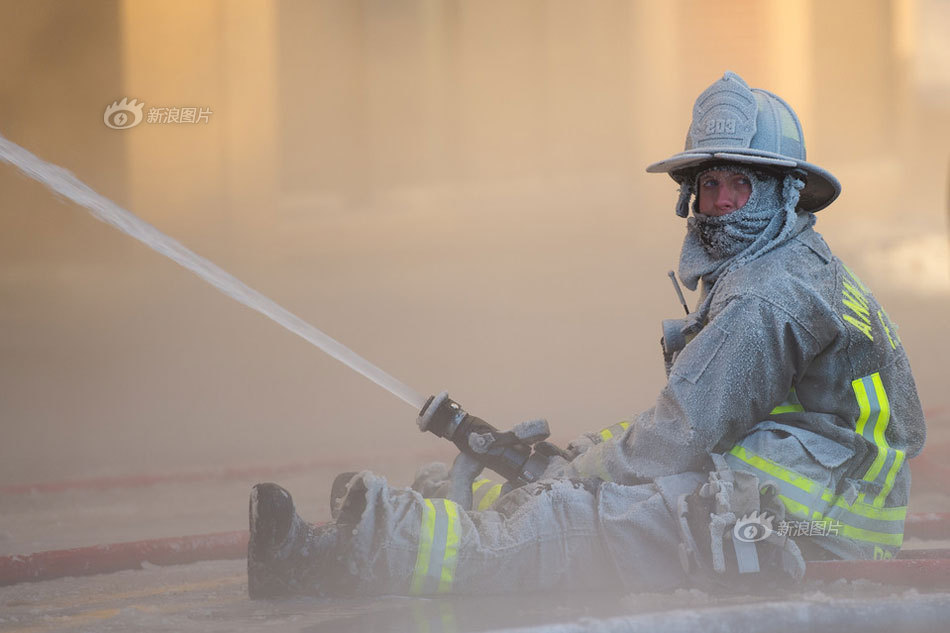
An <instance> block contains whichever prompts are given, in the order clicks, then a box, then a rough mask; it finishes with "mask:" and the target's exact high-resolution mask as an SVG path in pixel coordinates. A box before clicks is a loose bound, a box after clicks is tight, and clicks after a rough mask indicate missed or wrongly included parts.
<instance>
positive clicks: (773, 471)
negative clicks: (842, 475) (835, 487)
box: [729, 444, 818, 494]
mask: <svg viewBox="0 0 950 633" xmlns="http://www.w3.org/2000/svg"><path fill="white" fill-rule="evenodd" d="M729 453H730V454H732V455H735V456H736V457H738V458H739V459H741V460H742V461H744V462H745V463H747V464H749V465H750V466H755V467H756V468H758V469H759V470H762V471H765V472H767V473H768V474H770V475H772V476H774V477H778V478H779V479H781V480H782V481H784V482H786V483H789V484H792V485H793V486H795V487H796V488H800V489H801V490H804V491H805V492H807V493H809V494H812V493H814V492H815V491H816V490H817V489H818V484H817V483H815V482H814V481H812V480H811V479H808V478H807V477H802V476H801V475H799V474H798V473H796V472H795V471H793V470H789V469H787V468H784V467H783V466H780V465H779V464H776V463H775V462H773V461H772V460H770V459H766V458H765V457H762V456H760V455H756V454H755V453H753V452H752V451H747V450H746V449H745V447H743V446H740V445H738V444H737V445H736V446H733V447H732V450H731V451H729Z"/></svg>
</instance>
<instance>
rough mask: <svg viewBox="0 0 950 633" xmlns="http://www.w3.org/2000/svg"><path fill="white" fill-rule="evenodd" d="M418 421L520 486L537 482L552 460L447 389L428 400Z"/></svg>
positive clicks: (420, 425) (426, 429) (425, 429)
mask: <svg viewBox="0 0 950 633" xmlns="http://www.w3.org/2000/svg"><path fill="white" fill-rule="evenodd" d="M416 423H417V424H418V425H419V430H420V431H428V432H430V433H433V434H434V435H437V436H438V437H444V438H445V439H447V440H449V441H450V442H452V443H453V444H455V446H456V448H458V449H459V450H460V451H461V452H463V453H466V454H468V455H471V456H472V457H474V458H475V459H477V460H478V461H479V462H481V463H482V464H484V466H485V467H486V468H489V469H491V470H493V471H495V472H496V473H498V474H499V475H501V476H502V477H504V478H505V479H507V480H508V481H511V482H512V483H514V484H516V485H521V484H526V483H531V482H532V481H536V480H537V479H538V478H539V477H540V476H541V473H543V472H544V470H545V468H546V467H547V464H548V461H549V457H548V456H546V455H543V454H541V453H539V452H537V451H535V450H534V449H533V448H532V446H531V444H529V443H528V442H525V441H523V440H521V439H519V438H517V437H516V436H515V434H514V433H511V432H510V431H509V432H507V433H504V432H501V431H499V430H498V429H496V428H495V427H494V426H492V425H491V424H489V423H488V422H485V421H484V420H482V419H481V418H476V417H475V416H473V415H470V414H469V413H467V412H466V411H465V410H464V409H463V408H462V407H461V406H460V405H459V403H457V402H455V401H454V400H452V399H451V398H449V394H448V392H445V391H443V392H442V393H440V394H438V395H436V396H430V397H429V399H428V400H426V403H425V404H424V405H423V407H422V410H421V411H419V417H418V419H417V420H416Z"/></svg>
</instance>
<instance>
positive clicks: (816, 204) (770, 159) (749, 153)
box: [647, 147, 841, 213]
mask: <svg viewBox="0 0 950 633" xmlns="http://www.w3.org/2000/svg"><path fill="white" fill-rule="evenodd" d="M724 161H725V162H731V163H742V164H745V165H753V166H755V165H761V166H765V167H775V168H779V169H785V170H787V169H800V170H801V171H803V172H805V175H806V182H805V188H804V189H802V192H801V197H800V198H799V201H798V207H799V208H800V209H802V210H804V211H810V212H812V213H814V212H816V211H821V210H822V209H824V208H825V207H827V206H828V205H829V204H831V203H832V202H834V201H835V199H836V198H837V197H838V195H839V194H840V193H841V183H839V182H838V179H837V178H835V177H834V176H832V175H831V172H829V171H827V170H826V169H822V168H821V167H819V166H818V165H814V164H812V163H809V162H808V161H804V160H795V159H793V158H789V157H788V156H784V155H782V154H775V153H773V152H766V151H764V150H759V149H746V148H741V147H704V148H703V149H702V150H688V151H685V152H680V153H679V154H674V155H673V156H670V157H669V158H667V159H666V160H661V161H659V162H657V163H653V164H652V165H650V166H648V167H647V171H648V172H649V173H651V174H656V173H668V174H669V175H670V177H672V178H673V180H676V181H677V182H679V181H680V180H681V179H682V174H681V172H686V171H690V172H692V171H694V170H695V169H696V168H697V167H700V166H701V165H703V164H704V163H718V162H724ZM678 176H679V177H678Z"/></svg>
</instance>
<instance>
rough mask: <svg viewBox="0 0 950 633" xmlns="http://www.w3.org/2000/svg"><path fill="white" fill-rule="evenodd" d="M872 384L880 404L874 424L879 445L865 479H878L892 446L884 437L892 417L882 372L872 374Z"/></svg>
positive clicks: (875, 439)
mask: <svg viewBox="0 0 950 633" xmlns="http://www.w3.org/2000/svg"><path fill="white" fill-rule="evenodd" d="M871 384H872V385H874V394H875V395H876V396H877V406H878V414H877V423H876V424H875V425H874V444H875V445H877V457H875V458H874V463H873V464H871V467H870V468H868V472H867V474H865V475H864V479H865V480H867V481H874V480H875V479H877V476H878V475H879V474H880V472H881V468H883V467H884V462H885V461H886V460H887V449H889V448H890V446H888V445H887V440H885V439H884V430H885V429H887V423H888V422H890V419H891V405H890V403H889V402H888V401H887V392H886V391H884V384H883V383H882V382H881V374H880V372H875V373H874V374H872V375H871Z"/></svg>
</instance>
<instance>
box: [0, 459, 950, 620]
mask: <svg viewBox="0 0 950 633" xmlns="http://www.w3.org/2000/svg"><path fill="white" fill-rule="evenodd" d="M438 456H439V455H438V454H431V453H430V454H426V453H423V452H417V453H414V454H412V453H410V454H406V455H403V456H402V458H401V459H393V458H392V457H391V456H390V457H388V458H387V457H383V456H380V457H378V458H377V459H374V460H369V461H371V462H373V463H374V468H376V469H377V470H379V471H381V472H384V473H386V474H387V475H388V476H389V477H390V480H391V481H392V482H393V483H395V484H404V483H407V482H408V481H409V478H410V477H411V475H412V473H413V470H414V465H415V464H416V463H419V462H421V461H425V460H427V459H432V458H434V457H438ZM348 464H351V462H350V461H349V459H348V458H347V457H346V456H344V455H340V456H338V457H337V459H336V460H327V463H326V464H325V465H322V466H321V465H312V466H309V467H304V466H301V467H300V472H296V473H293V474H285V475H279V474H278V476H276V477H271V478H272V479H276V480H277V481H279V482H280V483H282V484H283V485H285V486H286V487H287V488H288V489H290V490H291V491H292V492H294V494H295V498H296V501H297V504H298V507H299V511H300V513H301V514H302V515H304V516H305V517H306V518H307V519H309V520H313V521H320V520H325V519H327V518H328V515H329V513H328V510H327V505H326V499H327V497H328V495H329V483H330V481H331V480H332V477H333V475H334V474H336V472H338V471H339V470H343V469H345V468H346V467H347V465H348ZM207 472H209V473H210V472H212V471H207ZM261 472H262V473H263V472H264V471H263V469H262V470H261ZM185 474H186V473H177V475H178V476H182V475H185ZM219 474H221V473H219ZM255 480H256V479H255V476H254V475H251V474H248V475H244V476H241V475H234V474H233V473H232V475H231V476H229V477H224V478H222V479H209V480H205V481H192V482H189V483H178V482H166V483H154V484H152V485H148V486H130V487H124V488H123V487H112V488H108V489H97V487H96V486H95V485H94V484H93V483H89V484H88V486H89V487H90V489H82V488H81V487H80V488H74V489H71V490H63V491H53V492H33V493H26V494H12V493H9V492H8V493H6V494H2V495H0V503H2V505H3V508H4V513H3V529H4V533H3V539H2V541H0V548H2V549H0V554H6V555H9V554H27V553H30V552H36V551H42V550H50V549H63V548H70V547H80V546H84V545H91V544H100V543H117V542H123V541H132V540H141V539H147V538H160V537H165V536H181V535H188V534H202V533H209V532H220V531H232V530H241V529H245V527H246V520H247V519H246V507H247V506H246V496H247V492H248V489H249V487H250V485H251V484H252V483H253V482H254V481H255ZM129 481H130V482H134V481H135V480H132V479H130V480H129ZM61 483H64V482H61ZM72 484H73V485H76V484H77V482H75V481H74V482H72ZM80 484H81V482H80ZM917 503H918V506H919V505H920V504H925V505H926V506H927V508H928V509H930V510H934V511H946V510H950V500H948V498H947V497H946V496H945V495H944V494H943V493H941V492H940V491H933V489H932V488H931V490H930V492H923V491H922V492H921V493H920V495H919V501H918V502H917ZM912 509H916V510H917V511H920V510H921V509H922V508H921V507H917V508H912ZM908 545H909V546H911V547H918V548H919V547H933V546H946V543H936V544H935V543H927V542H922V541H916V542H915V541H911V542H910V543H908ZM934 590H936V588H934ZM927 592H928V589H927V588H926V587H922V588H916V589H908V588H906V587H887V586H882V585H878V584H875V583H870V582H863V581H857V582H844V581H840V582H837V583H835V584H832V585H827V584H821V583H812V584H809V585H806V586H803V587H800V588H798V589H796V590H795V591H794V592H782V593H778V594H777V593H766V594H763V595H748V594H745V595H739V596H727V597H724V596H719V597H716V596H712V595H709V594H707V593H704V592H701V591H697V590H689V591H687V590H680V591H677V592H674V593H670V594H641V595H624V594H623V593H615V594H611V593H599V594H577V595H544V596H541V595H524V596H488V597H453V598H444V599H419V598H405V597H397V596H388V597H380V598H373V599H317V598H313V599H311V598H293V599H284V600H269V601H251V600H249V599H248V597H247V579H246V573H245V561H244V560H243V559H235V560H214V561H202V562H197V563H192V564H185V565H174V566H167V567H159V566H155V565H151V564H148V563H146V564H145V565H144V568H143V569H141V570H130V571H122V572H117V573H111V574H101V575H95V576H87V577H81V578H58V579H55V580H48V581H43V582H28V583H20V584H17V585H12V586H7V587H0V631H5V632H10V633H13V632H16V633H27V632H30V633H44V632H53V631H64V632H66V631H75V632H79V631H107V632H112V631H115V632H118V631H129V630H136V631H147V632H155V633H157V632H161V631H185V632H187V631H201V632H202V633H207V632H211V631H237V632H240V631H259V630H267V631H275V632H283V631H288V632H289V631H293V632H316V631H320V632H340V633H343V632H346V633H358V632H363V631H379V632H394V633H395V632H419V633H430V632H431V633H435V632H439V631H446V632H459V633H461V632H467V631H472V632H474V631H490V630H497V629H504V628H511V627H539V626H540V627H547V626H549V625H554V624H558V625H566V624H568V623H575V624H577V626H578V627H580V628H579V629H578V630H596V629H597V626H600V625H604V626H606V624H604V623H605V622H613V621H612V620H609V619H610V618H630V617H633V616H638V615H642V614H649V613H654V612H664V613H670V614H689V613H690V612H695V613H700V614H703V613H705V614H707V615H706V616H704V617H707V618H709V621H710V622H712V621H714V620H715V621H723V622H725V621H728V619H729V618H732V617H735V612H734V611H730V610H729V609H728V607H730V606H734V605H749V606H751V605H753V604H756V605H771V606H773V607H774V606H775V605H787V606H788V608H789V610H791V609H792V608H794V609H802V608H806V607H810V606H813V607H815V608H821V606H822V605H825V604H827V603H829V601H831V600H838V601H845V602H842V604H845V603H846V602H847V601H848V600H867V599H869V598H872V599H882V600H890V599H896V600H899V601H912V600H917V599H918V598H919V597H920V594H926V593H927ZM937 599H940V598H937ZM947 604H950V596H947ZM803 605H804V606H803ZM671 617H672V616H671ZM717 618H718V620H717ZM617 622H626V620H622V621H621V620H618V621H617ZM631 622H632V621H631ZM628 624H629V622H628ZM631 626H632V624H631ZM644 626H646V624H644Z"/></svg>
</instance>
